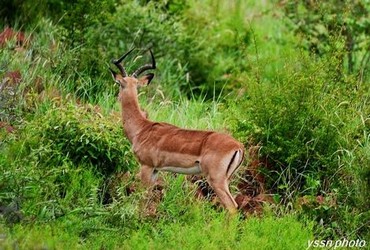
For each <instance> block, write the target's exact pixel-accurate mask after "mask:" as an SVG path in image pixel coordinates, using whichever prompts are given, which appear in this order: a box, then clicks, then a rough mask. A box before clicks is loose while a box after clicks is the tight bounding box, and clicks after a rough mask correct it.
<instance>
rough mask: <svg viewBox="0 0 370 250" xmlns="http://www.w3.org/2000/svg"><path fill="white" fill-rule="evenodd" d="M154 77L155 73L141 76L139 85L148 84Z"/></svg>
mask: <svg viewBox="0 0 370 250" xmlns="http://www.w3.org/2000/svg"><path fill="white" fill-rule="evenodd" d="M153 77H154V74H153V73H149V74H146V75H145V76H142V77H140V78H139V86H146V85H148V84H149V83H150V82H151V81H152V79H153Z"/></svg>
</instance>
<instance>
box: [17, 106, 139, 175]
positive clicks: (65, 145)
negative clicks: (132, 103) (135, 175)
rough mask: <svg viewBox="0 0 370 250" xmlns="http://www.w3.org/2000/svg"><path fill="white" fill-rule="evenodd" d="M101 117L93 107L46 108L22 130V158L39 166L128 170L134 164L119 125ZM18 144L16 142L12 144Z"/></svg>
mask: <svg viewBox="0 0 370 250" xmlns="http://www.w3.org/2000/svg"><path fill="white" fill-rule="evenodd" d="M112 119H113V117H109V116H108V117H104V116H103V115H102V114H100V113H99V111H98V110H95V109H94V107H93V106H87V107H84V106H78V105H71V104H66V106H60V107H58V106H57V107H55V108H52V109H49V110H48V111H47V112H46V113H42V114H40V115H38V116H37V117H36V118H35V119H33V120H32V121H30V122H29V123H27V125H26V126H25V128H24V130H23V131H22V135H21V137H24V139H23V140H22V147H21V148H22V150H21V151H18V152H17V155H15V157H18V155H21V156H20V157H25V156H26V155H28V156H29V157H30V158H31V159H33V160H34V161H36V162H38V163H39V164H41V165H44V166H48V165H59V164H61V163H62V162H63V161H66V160H67V161H71V162H72V163H73V164H76V165H81V164H91V165H93V166H95V167H96V168H97V170H98V171H101V172H102V173H112V172H114V171H118V170H124V171H127V170H130V169H132V165H133V163H134V160H133V157H132V154H131V149H130V145H129V143H128V141H127V140H126V139H125V138H124V136H123V132H122V128H121V124H120V123H119V122H118V121H116V120H114V119H113V120H112ZM15 146H19V145H15Z"/></svg>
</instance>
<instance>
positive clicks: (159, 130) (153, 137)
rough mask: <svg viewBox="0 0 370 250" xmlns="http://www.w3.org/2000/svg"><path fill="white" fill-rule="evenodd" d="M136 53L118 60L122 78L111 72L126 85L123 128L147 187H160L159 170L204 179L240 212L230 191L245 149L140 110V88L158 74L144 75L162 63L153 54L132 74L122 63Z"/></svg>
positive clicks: (222, 137) (123, 88) (227, 204)
mask: <svg viewBox="0 0 370 250" xmlns="http://www.w3.org/2000/svg"><path fill="white" fill-rule="evenodd" d="M132 50H133V49H131V50H130V51H128V52H127V53H125V54H124V55H123V56H121V57H120V58H119V59H117V60H112V63H114V64H115V65H116V66H117V68H118V69H119V73H116V72H115V71H113V70H112V69H111V68H110V71H111V73H112V76H113V79H114V81H115V82H116V83H118V84H119V85H120V91H119V100H120V102H121V108H122V121H123V128H124V131H125V134H126V136H127V138H128V140H129V141H130V142H131V144H132V148H133V151H134V154H135V156H136V157H137V160H138V161H139V163H140V165H141V168H140V172H139V176H140V179H141V181H142V182H143V183H144V184H145V185H146V186H150V185H153V184H155V183H156V179H157V174H158V171H168V172H174V173H181V174H201V175H204V176H205V177H206V179H207V181H208V183H209V184H210V185H211V187H212V188H213V189H214V191H215V193H216V194H217V196H218V197H219V199H220V200H221V203H222V204H223V205H224V207H225V208H226V209H227V210H229V211H230V212H231V213H234V212H235V211H236V209H237V207H238V205H237V203H236V202H235V200H234V198H233V196H232V195H231V193H230V191H229V182H230V177H231V176H232V175H233V173H234V172H235V171H236V170H237V168H238V167H239V166H240V165H241V163H242V161H243V158H244V147H243V145H242V144H241V143H240V142H238V141H236V140H235V139H234V138H232V137H231V136H229V135H227V134H223V133H217V132H214V131H201V130H188V129H182V128H179V127H176V126H174V125H171V124H168V123H164V122H154V121H150V120H148V119H147V116H146V114H145V113H144V112H143V111H141V110H140V107H139V103H138V97H137V95H138V87H140V86H145V85H148V84H149V83H150V82H151V80H152V79H153V77H154V74H153V73H148V74H146V75H144V76H141V77H139V76H140V75H141V74H142V73H143V72H145V71H147V70H152V69H155V68H156V63H155V59H154V56H153V53H152V51H151V50H149V51H150V55H151V64H145V65H144V66H141V67H139V68H138V69H137V70H136V71H134V73H132V74H131V75H128V74H127V72H126V70H125V68H124V67H123V66H122V64H121V62H122V61H123V59H125V58H126V56H127V55H129V54H130V53H131V52H132Z"/></svg>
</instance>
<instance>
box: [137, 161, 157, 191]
mask: <svg viewBox="0 0 370 250" xmlns="http://www.w3.org/2000/svg"><path fill="white" fill-rule="evenodd" d="M157 174H158V171H157V170H155V169H154V168H152V167H150V166H148V165H141V168H140V173H139V176H140V179H141V182H142V183H143V184H144V185H145V186H148V187H149V186H152V185H154V184H155V183H156V180H157Z"/></svg>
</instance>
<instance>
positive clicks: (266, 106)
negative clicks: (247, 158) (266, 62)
mask: <svg viewBox="0 0 370 250" xmlns="http://www.w3.org/2000/svg"><path fill="white" fill-rule="evenodd" d="M284 64H285V65H284V70H282V71H279V72H276V79H274V81H273V82H267V81H266V82H261V83H259V82H258V81H255V80H253V79H252V80H250V81H248V83H247V84H248V93H247V95H246V96H245V98H244V99H243V100H242V101H240V103H238V104H237V105H238V107H237V108H235V109H236V110H239V112H238V113H237V126H236V128H235V130H234V132H235V134H237V135H238V137H241V138H243V137H244V138H245V137H247V138H248V139H249V140H250V141H251V143H253V144H260V145H261V146H262V147H261V150H260V156H261V157H262V158H266V159H267V161H268V162H269V163H270V164H269V165H268V166H267V168H265V169H262V170H261V171H262V172H263V173H264V174H265V175H266V176H267V178H268V182H269V184H268V185H269V188H270V190H271V191H272V192H277V193H280V194H281V196H282V197H284V199H283V201H285V202H286V203H289V202H291V201H293V200H294V199H295V198H296V197H299V196H302V195H308V196H312V197H313V198H314V199H316V196H319V195H323V196H325V197H328V199H335V200H336V201H337V203H335V205H334V206H332V207H326V208H325V209H323V210H321V211H323V213H321V212H320V210H319V209H317V210H315V211H316V212H317V213H314V212H312V213H311V212H310V214H311V215H312V214H315V216H317V217H316V218H318V220H319V219H324V220H325V223H328V225H330V224H331V223H332V222H333V221H337V222H338V223H343V224H342V225H343V227H346V228H349V225H348V224H346V223H349V224H351V221H349V220H347V221H345V220H342V218H340V217H339V213H338V210H336V206H339V207H340V208H341V210H340V211H342V212H343V211H345V210H346V209H347V206H348V205H349V203H348V202H349V200H351V199H352V198H353V199H354V200H357V201H360V200H361V205H359V203H358V204H357V205H355V202H353V203H352V202H351V203H352V205H354V206H358V208H359V209H360V210H361V211H365V210H363V208H364V207H368V206H369V202H368V201H365V199H366V198H365V196H363V195H365V194H366V193H368V191H366V190H364V189H366V186H367V184H366V185H365V187H364V184H365V183H366V182H367V181H368V177H366V175H361V174H360V173H363V171H364V169H363V167H362V166H363V165H362V164H363V163H360V162H361V161H364V160H365V158H364V157H363V156H360V155H357V153H355V152H357V151H358V150H360V148H362V149H361V150H360V151H362V150H363V149H364V148H366V147H367V146H366V143H365V144H361V145H362V146H359V144H358V142H356V140H359V139H358V138H363V137H365V138H366V137H367V135H368V134H369V129H368V120H366V121H365V120H364V119H363V117H367V114H368V112H369V110H368V108H366V107H365V106H363V102H364V101H365V102H368V100H369V99H368V93H369V92H368V86H366V85H364V84H361V83H359V82H358V81H356V80H355V79H354V78H352V77H347V78H345V79H344V80H343V79H338V78H337V76H336V73H335V72H333V70H332V68H336V66H339V65H340V60H337V59H335V58H332V59H330V61H328V60H325V59H324V60H320V61H314V60H312V59H311V58H310V57H309V56H308V55H307V54H306V53H300V57H299V59H298V58H295V57H293V58H289V59H288V60H287V61H285V62H284ZM335 65H336V66H335ZM355 89H356V90H355ZM233 106H234V104H233ZM366 106H367V105H366ZM364 135H365V136H364ZM364 141H365V142H366V141H367V139H364ZM348 153H349V154H350V155H351V157H350V158H351V161H349V158H348V157H347V154H348ZM355 155H356V156H355ZM347 160H348V161H347ZM357 161H359V162H357ZM365 161H367V160H365ZM355 162H356V163H355ZM347 164H348V165H350V166H351V167H348V168H347V167H345V166H346V165H347ZM366 164H368V162H367V163H366ZM349 169H351V170H350V171H349ZM349 186H350V187H351V188H353V187H357V188H360V189H361V190H362V192H361V193H360V194H357V195H355V194H354V193H353V192H352V191H350V190H349V189H348V187H349ZM349 196H352V197H351V198H349ZM360 197H362V198H360ZM359 199H360V200H359ZM354 200H353V201H354ZM327 209H330V210H329V211H327ZM329 214H330V216H329ZM352 216H354V215H352ZM356 216H360V217H362V216H365V215H364V214H362V213H359V212H358V213H356ZM337 225H338V224H337ZM345 225H346V226H345ZM351 226H353V227H359V225H358V224H357V225H351ZM328 227H330V226H328ZM336 230H337V229H336ZM337 232H338V231H337ZM331 233H333V231H332V232H331ZM341 234H343V231H342V232H341ZM326 236H327V235H326Z"/></svg>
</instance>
